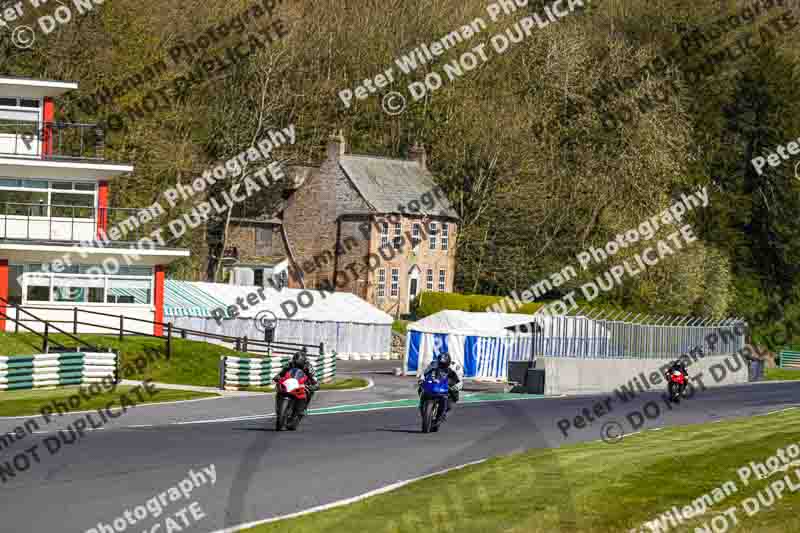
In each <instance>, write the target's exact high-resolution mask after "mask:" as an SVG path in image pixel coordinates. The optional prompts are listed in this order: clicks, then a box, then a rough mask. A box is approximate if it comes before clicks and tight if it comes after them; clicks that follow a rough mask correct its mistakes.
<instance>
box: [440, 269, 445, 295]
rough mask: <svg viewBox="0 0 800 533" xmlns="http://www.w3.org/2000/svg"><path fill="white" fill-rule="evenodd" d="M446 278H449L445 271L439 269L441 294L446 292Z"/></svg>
mask: <svg viewBox="0 0 800 533" xmlns="http://www.w3.org/2000/svg"><path fill="white" fill-rule="evenodd" d="M446 278H447V275H446V273H445V271H444V269H443V268H440V269H439V291H440V292H444V290H445V289H444V287H445V283H444V282H445V279H446Z"/></svg>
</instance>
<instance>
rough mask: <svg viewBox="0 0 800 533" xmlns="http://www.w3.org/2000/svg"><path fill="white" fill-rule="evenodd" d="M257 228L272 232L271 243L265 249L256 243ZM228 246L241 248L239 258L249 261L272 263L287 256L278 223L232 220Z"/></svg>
mask: <svg viewBox="0 0 800 533" xmlns="http://www.w3.org/2000/svg"><path fill="white" fill-rule="evenodd" d="M256 229H262V230H267V231H269V232H270V233H271V245H270V246H269V247H268V248H267V249H264V248H263V247H258V246H257V245H256ZM228 247H229V248H233V247H236V248H238V249H239V260H240V261H242V262H247V263H265V264H270V263H271V262H274V261H275V260H276V259H277V260H283V259H284V258H285V257H287V254H286V248H285V247H284V245H283V239H282V238H281V232H280V226H278V225H277V224H268V223H257V222H239V221H234V222H231V226H230V228H229V230H228Z"/></svg>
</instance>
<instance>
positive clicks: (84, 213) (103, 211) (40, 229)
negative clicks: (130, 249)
mask: <svg viewBox="0 0 800 533" xmlns="http://www.w3.org/2000/svg"><path fill="white" fill-rule="evenodd" d="M141 211H142V210H141V209H135V208H109V207H103V208H97V207H90V206H81V205H60V204H45V203H43V202H42V203H38V204H30V203H13V202H5V203H2V204H0V239H22V240H48V241H85V240H93V239H94V238H95V237H96V235H97V221H98V220H106V221H107V222H106V227H107V228H108V229H110V228H112V227H114V226H116V227H117V228H118V229H119V230H120V234H121V235H122V236H123V238H124V240H128V241H134V240H138V239H139V238H141V237H144V236H146V235H149V231H148V229H149V228H148V227H147V226H146V225H142V224H141V223H140V222H139V218H138V216H137V215H138V214H139V212H141ZM54 219H55V220H54ZM121 240H122V239H121Z"/></svg>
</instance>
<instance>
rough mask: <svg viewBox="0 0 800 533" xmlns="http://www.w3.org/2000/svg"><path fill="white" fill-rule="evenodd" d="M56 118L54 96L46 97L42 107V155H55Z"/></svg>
mask: <svg viewBox="0 0 800 533" xmlns="http://www.w3.org/2000/svg"><path fill="white" fill-rule="evenodd" d="M55 119H56V106H55V103H53V99H52V98H45V99H44V106H43V108H42V155H43V156H46V155H49V156H52V155H53V122H55Z"/></svg>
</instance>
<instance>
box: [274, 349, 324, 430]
mask: <svg viewBox="0 0 800 533" xmlns="http://www.w3.org/2000/svg"><path fill="white" fill-rule="evenodd" d="M292 368H299V369H300V370H302V371H303V373H304V374H305V375H306V377H308V383H307V385H306V393H307V394H306V396H307V398H306V404H305V405H304V406H303V414H305V412H306V410H307V409H308V406H309V405H310V404H311V399H312V398H313V397H314V392H316V391H317V389H319V383H318V382H317V373H316V371H315V370H314V367H313V366H312V365H311V363H310V362H309V361H308V357H307V355H306V349H305V348H303V349H302V350H300V351H299V352H297V353H296V354H294V356H293V357H292V360H291V361H289V363H288V364H286V365H283V368H281V371H280V372H278V375H277V376H275V377H274V378H272V381H274V382H275V383H277V382H278V380H279V379H280V378H281V376H283V375H284V374H285V373H286V372H287V371H289V370H291V369H292Z"/></svg>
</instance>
